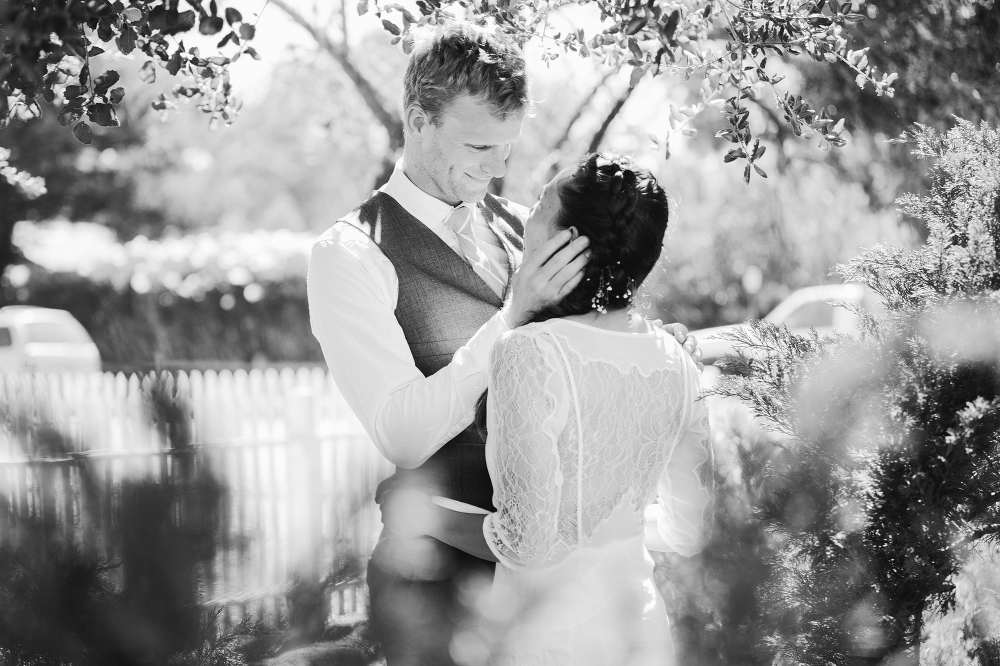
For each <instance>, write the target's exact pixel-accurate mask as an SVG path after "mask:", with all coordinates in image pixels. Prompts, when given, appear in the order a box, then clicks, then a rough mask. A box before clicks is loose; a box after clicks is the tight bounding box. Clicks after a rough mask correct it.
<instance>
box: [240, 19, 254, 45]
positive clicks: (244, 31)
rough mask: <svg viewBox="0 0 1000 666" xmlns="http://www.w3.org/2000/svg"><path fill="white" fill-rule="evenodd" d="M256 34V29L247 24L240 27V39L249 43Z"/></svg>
mask: <svg viewBox="0 0 1000 666" xmlns="http://www.w3.org/2000/svg"><path fill="white" fill-rule="evenodd" d="M256 34H257V28H255V27H253V26H252V25H250V24H249V23H244V24H243V25H241V26H240V37H242V38H243V39H245V40H247V41H250V40H251V39H253V37H254V35H256Z"/></svg>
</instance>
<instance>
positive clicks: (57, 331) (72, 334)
mask: <svg viewBox="0 0 1000 666" xmlns="http://www.w3.org/2000/svg"><path fill="white" fill-rule="evenodd" d="M26 328H27V334H28V335H27V338H28V341H29V342H61V343H66V342H69V343H74V344H80V343H86V342H90V338H89V337H88V336H87V333H86V331H84V330H83V329H82V328H77V327H76V326H67V325H65V324H57V323H54V322H47V321H46V322H42V321H40V322H34V323H31V324H28V325H27V327H26Z"/></svg>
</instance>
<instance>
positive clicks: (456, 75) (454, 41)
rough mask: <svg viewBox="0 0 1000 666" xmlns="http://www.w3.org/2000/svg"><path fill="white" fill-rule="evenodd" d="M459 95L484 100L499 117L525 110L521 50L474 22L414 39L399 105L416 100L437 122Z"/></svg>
mask: <svg viewBox="0 0 1000 666" xmlns="http://www.w3.org/2000/svg"><path fill="white" fill-rule="evenodd" d="M459 95H469V96H472V97H477V98H480V99H483V100H484V101H485V102H486V103H487V104H489V106H490V109H491V110H492V112H493V114H494V115H496V116H497V117H498V118H500V119H505V118H506V117H507V116H508V115H510V114H512V113H519V112H527V111H530V107H531V99H530V95H529V92H528V76H527V73H526V72H525V68H524V58H523V57H522V56H521V52H520V49H518V48H517V46H515V45H514V44H512V43H509V42H506V41H504V40H502V39H500V38H499V37H497V36H496V35H493V34H490V33H489V32H486V31H485V30H484V29H482V28H480V27H478V26H476V25H474V24H471V23H466V22H458V21H455V22H449V23H447V24H444V25H441V26H438V27H437V28H435V29H434V31H433V32H432V33H430V34H429V35H425V36H424V37H423V38H422V39H418V40H417V42H416V43H415V44H414V47H413V51H412V52H411V54H410V60H409V62H408V63H407V65H406V75H405V78H404V80H403V106H404V108H406V107H409V106H410V105H411V104H416V105H417V106H419V107H420V108H421V109H423V110H424V112H425V113H427V115H428V116H429V117H430V120H431V122H432V123H435V124H436V123H437V122H438V121H439V120H440V117H441V114H442V112H444V110H445V109H446V108H447V107H448V105H449V104H450V103H451V102H452V101H453V100H454V99H455V98H456V97H458V96H459Z"/></svg>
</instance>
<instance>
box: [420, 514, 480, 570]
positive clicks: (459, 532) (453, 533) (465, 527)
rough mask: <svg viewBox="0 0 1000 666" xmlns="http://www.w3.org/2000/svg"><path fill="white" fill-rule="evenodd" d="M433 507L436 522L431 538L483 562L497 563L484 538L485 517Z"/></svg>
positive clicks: (432, 522) (433, 522)
mask: <svg viewBox="0 0 1000 666" xmlns="http://www.w3.org/2000/svg"><path fill="white" fill-rule="evenodd" d="M432 506H433V512H434V520H433V521H431V524H433V525H434V527H433V528H432V530H431V534H430V535H429V536H432V537H434V538H435V539H437V540H438V541H442V542H444V543H446V544H448V545H449V546H451V547H452V548H457V549H458V550H461V551H463V552H465V553H468V554H469V555H474V556H475V557H478V558H479V559H481V560H487V561H489V562H496V561H497V556H496V555H494V554H493V551H492V550H490V547H489V546H487V545H486V537H485V536H483V519H484V518H485V516H483V515H482V514H477V513H461V512H459V511H452V510H451V509H445V508H443V507H440V506H437V505H432Z"/></svg>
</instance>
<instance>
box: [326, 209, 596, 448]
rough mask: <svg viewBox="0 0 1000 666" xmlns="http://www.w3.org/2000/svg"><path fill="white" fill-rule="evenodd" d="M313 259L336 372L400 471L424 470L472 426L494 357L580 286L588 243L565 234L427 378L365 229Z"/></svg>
mask: <svg viewBox="0 0 1000 666" xmlns="http://www.w3.org/2000/svg"><path fill="white" fill-rule="evenodd" d="M341 226H342V227H344V228H341V229H336V230H335V231H334V232H332V233H331V234H328V235H327V236H324V237H323V238H322V239H320V240H319V241H318V242H317V243H316V244H315V245H314V246H313V251H312V254H311V256H310V259H309V279H308V294H309V316H310V320H311V322H312V330H313V334H314V335H315V336H316V338H317V339H318V340H319V342H320V346H321V347H322V348H323V355H324V357H325V358H326V362H327V365H328V366H329V368H330V373H331V374H332V375H333V378H334V381H335V382H336V384H337V388H338V389H339V390H340V391H341V393H342V394H343V395H344V398H345V400H346V401H347V403H348V405H349V406H350V407H351V409H352V410H353V411H354V413H355V415H357V417H358V418H359V419H360V421H361V423H362V425H363V426H364V428H365V431H366V432H367V433H368V435H369V436H370V437H371V439H372V441H374V442H375V445H376V446H377V447H378V449H379V450H380V451H381V452H382V454H383V455H384V456H385V457H386V458H387V459H388V460H389V461H390V462H392V463H393V464H395V465H397V466H399V467H405V468H412V467H417V466H419V465H420V464H422V463H423V462H424V461H425V460H427V458H429V457H430V456H431V455H433V454H434V453H435V452H436V451H437V450H438V449H439V448H440V447H441V446H442V445H443V444H444V443H445V442H447V441H448V440H450V439H451V438H452V437H454V436H455V435H456V434H458V433H459V432H461V431H462V430H463V429H464V428H465V427H467V426H468V425H469V424H470V423H471V422H472V419H473V417H474V410H475V403H476V400H477V399H478V398H479V396H480V395H481V394H482V392H483V390H484V389H485V388H486V368H487V364H488V360H489V353H490V350H491V349H492V347H493V344H494V343H495V342H496V340H497V339H499V337H500V336H501V335H502V334H503V333H505V332H507V330H509V327H508V322H509V323H510V325H511V326H519V325H521V324H523V323H525V322H526V321H528V320H529V319H530V318H531V314H532V312H534V311H537V310H538V309H541V308H542V307H544V306H545V305H546V304H548V303H550V302H552V301H554V300H557V299H558V298H561V294H562V293H563V292H565V291H566V290H571V289H573V288H574V287H575V286H576V284H578V283H579V281H580V280H581V279H582V269H583V267H584V265H585V264H586V259H587V254H586V252H584V250H585V249H586V246H587V241H586V240H585V239H577V240H576V241H574V242H573V243H570V244H568V245H567V244H566V241H567V240H569V237H570V235H569V233H568V232H566V233H565V235H559V236H556V237H555V238H553V239H552V240H550V241H549V242H548V243H547V244H546V245H545V246H543V247H542V248H540V249H539V250H538V251H537V252H535V253H533V254H532V256H531V257H528V258H526V259H525V262H524V263H523V264H522V266H521V268H520V269H519V270H518V273H517V274H516V275H515V282H514V285H513V287H512V291H513V292H514V293H513V296H512V299H511V302H510V303H508V304H507V306H506V307H505V308H504V311H503V313H501V314H498V315H496V316H494V317H493V318H492V319H490V320H489V321H488V322H487V323H486V324H484V325H483V327H482V328H480V329H479V331H477V332H476V334H475V335H474V336H473V337H472V339H471V340H469V342H468V343H467V344H466V345H465V346H463V347H462V348H461V349H459V350H458V351H457V352H456V353H455V356H454V357H453V358H452V360H451V362H450V363H449V364H448V365H447V366H445V367H444V368H442V369H441V370H439V371H438V372H436V373H434V374H433V375H431V376H430V377H424V376H423V374H422V373H421V372H420V370H418V369H417V367H416V364H415V363H414V361H413V356H412V354H411V353H410V348H409V346H408V345H407V343H406V338H405V336H404V335H403V330H402V328H400V326H399V322H398V321H397V320H396V317H395V314H394V310H395V299H396V294H395V288H396V287H395V272H394V270H393V269H392V267H391V264H389V263H388V260H387V259H385V256H384V255H383V254H382V253H381V251H380V250H379V249H378V247H377V246H375V244H374V243H372V242H371V240H370V239H368V238H367V236H365V235H364V234H362V233H361V232H360V231H358V230H355V229H353V228H352V227H347V225H341Z"/></svg>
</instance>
